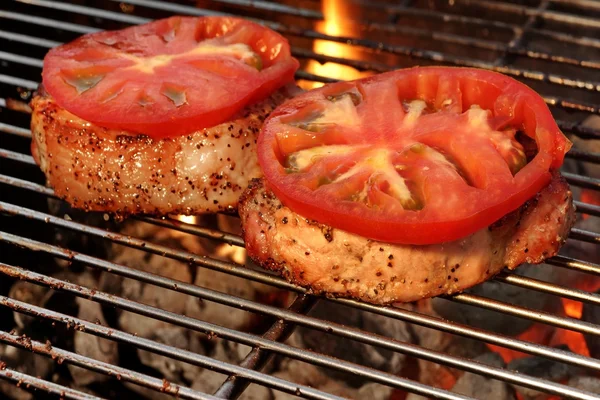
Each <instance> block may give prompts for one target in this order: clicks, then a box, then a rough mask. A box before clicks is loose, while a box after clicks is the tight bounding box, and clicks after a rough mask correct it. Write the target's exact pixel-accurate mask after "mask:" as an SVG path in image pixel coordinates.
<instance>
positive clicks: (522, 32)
mask: <svg viewBox="0 0 600 400" xmlns="http://www.w3.org/2000/svg"><path fill="white" fill-rule="evenodd" d="M548 4H549V0H541V1H540V4H539V6H538V8H537V10H538V11H544V10H546V9H547V8H548ZM538 17H539V15H538V14H536V15H530V16H529V18H528V19H527V21H526V22H525V24H524V25H523V26H522V27H521V29H519V30H517V31H515V35H514V37H513V40H511V41H510V43H509V44H508V48H507V49H506V50H505V51H504V54H502V56H501V57H499V58H498V59H497V60H496V61H495V64H496V65H503V64H505V63H506V61H507V58H508V56H509V55H512V54H509V51H510V50H515V49H519V48H521V44H522V43H523V39H524V38H525V36H526V35H527V33H528V31H530V30H531V29H532V28H533V27H534V26H535V24H537V22H538ZM525 52H527V51H525Z"/></svg>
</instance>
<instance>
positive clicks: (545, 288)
mask: <svg viewBox="0 0 600 400" xmlns="http://www.w3.org/2000/svg"><path fill="white" fill-rule="evenodd" d="M494 279H496V280H497V281H500V282H504V283H508V284H511V285H514V286H519V287H522V288H527V289H532V290H536V291H538V292H542V293H551V294H553V295H556V296H560V297H564V298H567V299H571V300H577V301H581V302H585V303H588V304H593V305H600V295H598V294H594V293H590V292H586V291H585V290H578V289H570V288H566V287H563V286H558V285H554V284H552V283H548V282H544V281H540V280H538V279H533V278H528V277H525V276H521V275H516V274H508V273H506V272H501V273H499V274H498V275H496V276H495V277H494Z"/></svg>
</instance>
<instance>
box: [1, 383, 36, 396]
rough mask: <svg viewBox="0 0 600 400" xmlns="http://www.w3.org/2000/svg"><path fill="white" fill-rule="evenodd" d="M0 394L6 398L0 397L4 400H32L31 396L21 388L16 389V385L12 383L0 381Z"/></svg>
mask: <svg viewBox="0 0 600 400" xmlns="http://www.w3.org/2000/svg"><path fill="white" fill-rule="evenodd" d="M0 393H1V394H3V395H4V396H6V397H3V396H0V397H1V398H4V399H11V400H33V394H31V393H29V392H26V391H25V390H23V389H21V388H18V387H17V385H16V384H15V383H13V382H8V381H0Z"/></svg>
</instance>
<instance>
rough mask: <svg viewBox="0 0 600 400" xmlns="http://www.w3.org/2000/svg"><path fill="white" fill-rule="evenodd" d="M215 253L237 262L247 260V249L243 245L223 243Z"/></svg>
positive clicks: (240, 262)
mask: <svg viewBox="0 0 600 400" xmlns="http://www.w3.org/2000/svg"><path fill="white" fill-rule="evenodd" d="M215 255H217V256H219V257H223V258H229V259H230V260H232V261H233V262H235V263H237V264H244V263H245V262H246V249H245V248H243V247H238V246H232V245H230V244H222V245H220V246H219V247H217V249H216V250H215Z"/></svg>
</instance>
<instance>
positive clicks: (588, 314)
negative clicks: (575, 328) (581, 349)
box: [581, 291, 600, 358]
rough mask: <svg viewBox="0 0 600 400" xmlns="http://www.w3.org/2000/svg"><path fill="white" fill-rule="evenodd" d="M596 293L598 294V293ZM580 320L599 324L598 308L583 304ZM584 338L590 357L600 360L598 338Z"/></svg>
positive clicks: (599, 312) (590, 336)
mask: <svg viewBox="0 0 600 400" xmlns="http://www.w3.org/2000/svg"><path fill="white" fill-rule="evenodd" d="M596 293H600V291H598V292H596ZM581 319H582V320H584V321H587V322H591V323H592V324H600V307H598V306H597V305H595V304H590V303H583V311H582V314H581ZM584 337H585V342H586V344H587V347H588V349H589V351H590V356H592V357H594V358H600V337H599V336H596V335H584Z"/></svg>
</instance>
